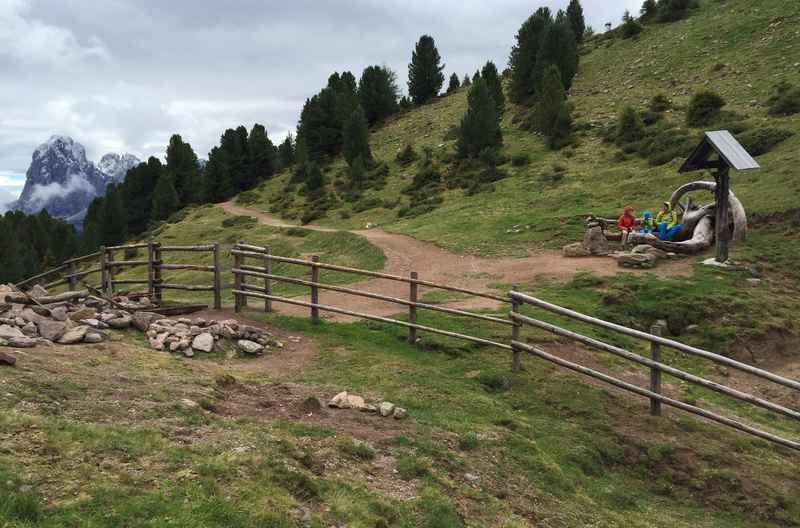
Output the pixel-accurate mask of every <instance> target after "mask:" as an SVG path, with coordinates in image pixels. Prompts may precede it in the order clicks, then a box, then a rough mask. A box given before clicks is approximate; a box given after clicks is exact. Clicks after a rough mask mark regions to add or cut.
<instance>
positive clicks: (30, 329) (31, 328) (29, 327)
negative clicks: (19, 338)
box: [22, 323, 39, 337]
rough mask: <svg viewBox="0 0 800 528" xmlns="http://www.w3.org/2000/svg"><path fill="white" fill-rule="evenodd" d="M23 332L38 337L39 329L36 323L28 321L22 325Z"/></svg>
mask: <svg viewBox="0 0 800 528" xmlns="http://www.w3.org/2000/svg"><path fill="white" fill-rule="evenodd" d="M22 333H23V334H25V335H26V336H28V337H38V336H39V329H38V328H36V325H35V324H33V323H26V324H25V326H23V327H22Z"/></svg>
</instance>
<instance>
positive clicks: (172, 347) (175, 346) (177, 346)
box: [169, 341, 181, 352]
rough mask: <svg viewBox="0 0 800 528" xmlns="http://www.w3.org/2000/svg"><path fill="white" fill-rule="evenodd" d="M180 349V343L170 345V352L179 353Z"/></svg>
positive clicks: (175, 342) (174, 342)
mask: <svg viewBox="0 0 800 528" xmlns="http://www.w3.org/2000/svg"><path fill="white" fill-rule="evenodd" d="M180 347H181V342H180V341H173V342H172V343H170V344H169V351H170V352H177V351H178V350H180Z"/></svg>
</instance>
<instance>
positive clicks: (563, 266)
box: [219, 202, 692, 320]
mask: <svg viewBox="0 0 800 528" xmlns="http://www.w3.org/2000/svg"><path fill="white" fill-rule="evenodd" d="M219 207H221V208H222V209H224V210H225V211H226V212H228V213H230V214H235V215H243V216H250V217H253V218H256V219H257V220H258V221H259V222H260V223H262V224H265V225H269V226H273V227H298V226H297V225H293V224H288V223H286V222H284V221H283V220H281V219H279V218H276V217H275V216H272V215H270V214H267V213H263V212H260V211H255V210H253V209H248V208H246V207H241V206H238V205H235V204H233V203H231V202H226V203H223V204H220V205H219ZM302 227H303V228H304V229H311V230H314V231H323V232H332V231H336V230H335V229H331V228H327V227H322V226H316V225H312V224H308V225H305V226H302ZM351 232H352V233H355V234H357V235H361V236H363V237H364V238H366V239H367V240H369V241H370V242H371V243H373V244H375V245H376V246H378V247H379V248H381V250H383V252H384V254H385V255H386V264H385V266H384V269H383V271H384V272H385V273H390V274H393V275H405V276H407V275H408V274H409V273H410V272H411V271H412V270H414V271H417V272H418V273H419V278H420V279H423V280H427V281H431V282H438V283H442V284H448V285H451V286H457V287H461V288H468V289H471V290H476V291H486V292H489V291H491V289H490V288H489V284H492V283H498V282H502V283H506V284H514V283H522V282H527V281H530V280H532V279H534V278H536V277H547V278H554V279H557V280H568V279H570V278H571V277H572V276H573V275H574V274H575V272H578V271H590V272H592V273H594V274H595V275H599V276H609V275H614V274H616V273H620V272H623V273H644V271H642V270H628V269H624V268H620V267H618V266H617V263H616V262H615V261H614V260H612V259H610V258H607V257H585V258H579V259H576V258H565V257H563V256H562V255H561V253H560V252H557V251H543V252H540V253H537V254H535V255H531V256H528V257H524V258H512V257H505V258H496V259H488V258H482V257H476V256H471V255H457V254H455V253H451V252H449V251H447V250H445V249H442V248H440V247H438V246H436V245H435V244H431V243H428V242H421V241H419V240H416V239H414V238H411V237H409V236H406V235H400V234H396V233H387V232H386V231H383V230H381V229H358V230H354V231H351ZM691 272H692V264H691V261H690V260H688V259H687V260H681V261H674V262H666V263H663V264H661V266H660V267H659V274H660V275H690V274H691ZM349 287H351V288H354V289H361V290H365V291H370V292H373V293H379V294H382V295H389V296H392V297H403V298H407V297H408V285H407V284H405V283H401V282H396V281H390V280H385V279H372V280H366V281H363V282H359V283H356V284H354V285H351V286H349ZM426 291H428V290H427V289H424V288H421V289H420V295H424V293H425V292H426ZM494 293H496V291H495V292H494ZM320 302H321V303H322V304H330V305H334V306H338V307H341V308H345V309H348V310H353V311H358V312H367V313H371V314H373V315H381V316H386V315H391V314H395V313H398V312H400V311H402V309H401V308H400V307H399V306H397V305H394V304H389V303H385V302H383V301H377V300H374V299H367V298H363V297H356V296H353V295H345V294H339V293H335V292H327V291H323V292H321V293H320ZM447 304H448V306H451V307H456V308H461V309H479V308H496V307H497V306H498V305H499V303H497V302H495V301H492V300H491V299H483V298H477V297H475V298H468V299H459V300H456V301H453V302H449V303H447ZM278 309H279V310H280V311H281V312H285V313H306V312H307V309H306V308H303V307H297V306H289V305H285V304H284V305H281V306H280V307H278ZM325 315H326V317H329V318H331V319H334V320H347V318H346V317H343V316H342V317H340V316H333V315H332V314H325Z"/></svg>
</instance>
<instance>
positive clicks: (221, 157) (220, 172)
mask: <svg viewBox="0 0 800 528" xmlns="http://www.w3.org/2000/svg"><path fill="white" fill-rule="evenodd" d="M228 156H229V155H228V153H227V151H225V150H224V149H223V148H221V147H214V148H213V149H211V152H209V154H208V163H207V164H206V170H205V178H204V182H205V193H204V194H205V197H206V199H207V200H209V201H210V202H222V201H225V200H227V199H228V198H230V197H231V196H233V195H234V194H236V188H235V187H234V184H233V178H232V175H231V168H230V164H229V162H228Z"/></svg>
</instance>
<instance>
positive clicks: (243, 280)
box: [236, 240, 248, 308]
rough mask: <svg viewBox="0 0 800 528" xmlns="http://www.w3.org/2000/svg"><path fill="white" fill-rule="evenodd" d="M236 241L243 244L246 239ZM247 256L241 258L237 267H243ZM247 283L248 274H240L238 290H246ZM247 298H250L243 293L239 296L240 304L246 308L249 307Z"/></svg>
mask: <svg viewBox="0 0 800 528" xmlns="http://www.w3.org/2000/svg"><path fill="white" fill-rule="evenodd" d="M236 243H237V244H243V243H244V241H242V240H239V241H238V242H236ZM246 258H247V257H241V258H240V259H239V265H238V266H236V267H237V268H239V267H241V266H242V265H243V264H244V262H245V259H246ZM246 285H247V275H240V276H239V287H238V288H237V290H242V291H244V290H245V289H246V288H245V286H246ZM247 300H248V299H247V295H242V296H241V297H240V298H239V306H240V307H241V308H246V307H247Z"/></svg>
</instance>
